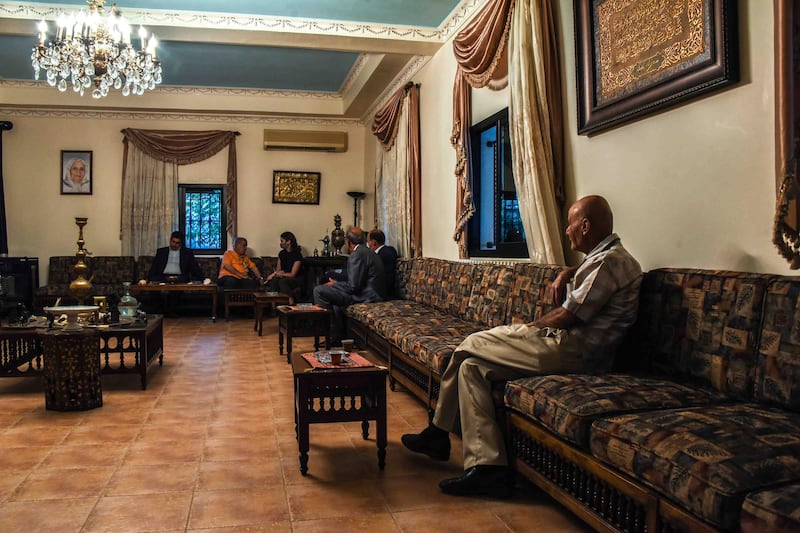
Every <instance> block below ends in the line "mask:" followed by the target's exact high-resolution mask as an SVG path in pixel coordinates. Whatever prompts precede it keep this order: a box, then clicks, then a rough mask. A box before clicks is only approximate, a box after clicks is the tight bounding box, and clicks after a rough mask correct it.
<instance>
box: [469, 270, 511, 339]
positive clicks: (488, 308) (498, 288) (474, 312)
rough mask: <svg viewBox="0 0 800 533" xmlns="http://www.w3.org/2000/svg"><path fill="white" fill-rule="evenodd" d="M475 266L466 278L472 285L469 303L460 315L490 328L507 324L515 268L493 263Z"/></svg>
mask: <svg viewBox="0 0 800 533" xmlns="http://www.w3.org/2000/svg"><path fill="white" fill-rule="evenodd" d="M474 266H475V268H474V270H473V271H472V273H471V274H470V275H469V277H467V279H466V282H467V284H468V285H470V286H471V287H472V290H471V291H470V295H469V300H468V302H469V305H468V306H467V308H466V309H465V311H464V312H463V313H459V315H460V316H462V317H464V318H466V319H467V320H471V321H473V322H477V323H479V324H483V325H484V326H487V327H490V328H492V327H495V326H500V325H502V324H505V321H506V315H507V309H508V297H509V294H510V293H511V287H512V285H513V283H514V268H513V267H511V266H504V265H492V264H478V265H474Z"/></svg>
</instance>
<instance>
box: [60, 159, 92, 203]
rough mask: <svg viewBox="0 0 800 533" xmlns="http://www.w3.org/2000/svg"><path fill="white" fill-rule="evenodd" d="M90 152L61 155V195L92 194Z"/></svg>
mask: <svg viewBox="0 0 800 533" xmlns="http://www.w3.org/2000/svg"><path fill="white" fill-rule="evenodd" d="M91 160H92V156H91V152H88V153H87V152H62V153H61V163H62V165H61V167H62V169H61V170H62V172H61V194H92V172H91Z"/></svg>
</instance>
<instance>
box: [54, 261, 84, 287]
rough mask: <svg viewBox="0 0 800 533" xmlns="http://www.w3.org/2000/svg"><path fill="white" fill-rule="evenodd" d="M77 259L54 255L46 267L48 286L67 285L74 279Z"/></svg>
mask: <svg viewBox="0 0 800 533" xmlns="http://www.w3.org/2000/svg"><path fill="white" fill-rule="evenodd" d="M77 261H78V259H77V258H76V257H75V256H74V255H54V256H52V257H51V258H50V262H49V263H48V265H47V284H48V285H69V284H70V282H71V281H72V280H73V279H75V270H74V267H75V263H76V262H77Z"/></svg>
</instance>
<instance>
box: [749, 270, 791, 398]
mask: <svg viewBox="0 0 800 533" xmlns="http://www.w3.org/2000/svg"><path fill="white" fill-rule="evenodd" d="M798 306H800V278H797V277H792V278H789V277H780V278H777V279H775V280H774V281H773V282H772V283H771V284H770V285H769V288H768V290H767V296H766V302H765V304H764V316H763V319H762V321H761V324H762V327H761V336H760V341H759V347H758V361H757V366H756V384H755V399H756V400H757V401H761V402H767V403H772V404H778V405H780V406H782V407H784V408H786V409H791V410H793V411H800V307H798Z"/></svg>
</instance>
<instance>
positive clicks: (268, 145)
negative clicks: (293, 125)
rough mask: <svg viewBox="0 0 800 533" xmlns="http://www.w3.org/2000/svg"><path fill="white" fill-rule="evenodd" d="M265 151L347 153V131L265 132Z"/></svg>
mask: <svg viewBox="0 0 800 533" xmlns="http://www.w3.org/2000/svg"><path fill="white" fill-rule="evenodd" d="M264 150H300V151H311V152H346V151H347V132H346V131H308V130H264Z"/></svg>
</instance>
